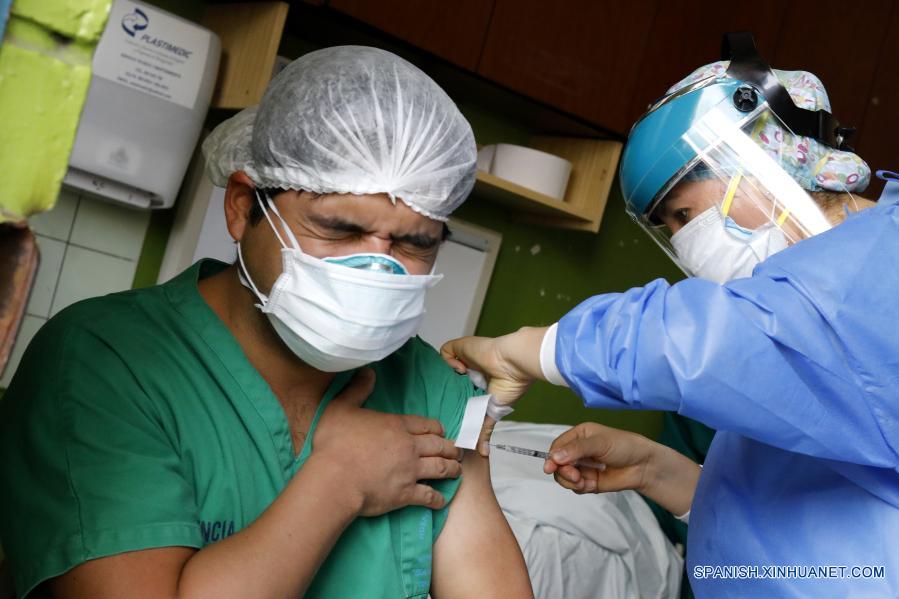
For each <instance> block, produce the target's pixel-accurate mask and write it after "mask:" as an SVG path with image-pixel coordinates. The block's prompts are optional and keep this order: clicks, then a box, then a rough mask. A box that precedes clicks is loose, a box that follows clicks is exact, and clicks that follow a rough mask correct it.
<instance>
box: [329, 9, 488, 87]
mask: <svg viewBox="0 0 899 599" xmlns="http://www.w3.org/2000/svg"><path fill="white" fill-rule="evenodd" d="M329 6H330V7H331V8H334V9H336V10H339V11H340V12H343V13H345V14H348V15H350V16H352V17H354V18H356V19H359V20H360V21H363V22H365V23H368V24H369V25H373V26H374V27H377V28H378V29H380V30H382V31H386V32H387V33H389V34H390V35H393V36H396V37H398V38H400V39H402V40H405V41H407V42H409V43H410V44H412V45H414V46H418V47H419V48H423V49H425V50H427V51H429V52H432V53H433V54H436V55H437V56H440V57H442V58H445V59H447V60H448V61H450V62H452V63H454V64H456V65H458V66H460V67H463V68H465V69H468V70H471V71H474V70H475V69H476V68H477V65H478V59H479V58H480V56H481V47H482V45H483V41H484V36H485V35H486V33H487V24H488V23H489V21H490V12H491V10H492V9H493V0H453V1H452V2H443V1H440V0H432V1H427V2H422V1H421V0H378V1H377V2H372V1H371V0H331V2H330V3H329Z"/></svg>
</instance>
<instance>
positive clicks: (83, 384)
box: [0, 300, 201, 595]
mask: <svg viewBox="0 0 899 599" xmlns="http://www.w3.org/2000/svg"><path fill="white" fill-rule="evenodd" d="M99 301H100V300H98V302H99ZM85 303H87V302H85ZM78 306H81V305H76V306H75V307H73V308H70V309H68V310H66V311H64V312H62V313H61V314H60V315H58V316H57V317H55V318H54V319H52V320H51V321H50V322H48V323H47V325H45V326H44V327H43V329H42V330H41V331H39V332H38V334H37V335H36V336H35V338H34V340H33V341H32V342H31V344H30V345H29V347H28V349H27V350H26V352H25V355H24V356H23V359H22V361H21V364H20V366H19V369H18V370H17V372H16V375H15V377H14V378H13V380H12V382H11V384H10V387H9V389H8V390H7V392H6V395H5V397H4V399H3V404H2V410H0V457H2V460H0V503H2V506H0V507H2V509H0V539H2V543H3V547H4V549H5V552H6V554H7V559H8V560H9V562H10V565H11V571H12V572H13V573H14V576H15V585H16V589H17V592H18V593H19V594H20V595H25V594H26V593H27V592H29V591H30V590H32V589H33V588H34V587H35V586H36V585H38V584H39V583H41V582H42V581H44V580H46V579H48V578H51V577H54V576H57V575H59V574H61V573H63V572H65V571H67V570H69V569H71V568H72V567H74V566H76V565H78V564H80V563H82V562H84V561H86V560H89V559H93V558H97V557H103V556H108V555H112V554H116V553H121V552H125V551H132V550H139V549H147V548H152V547H162V546H176V545H181V546H192V547H199V546H201V535H200V531H199V525H198V523H197V509H196V507H195V506H196V501H195V497H194V491H193V488H192V486H191V485H190V484H189V483H188V482H187V481H188V479H187V478H186V477H185V473H184V471H183V468H184V467H183V466H182V458H181V456H180V455H179V451H178V447H177V445H176V441H175V440H174V435H173V434H172V433H171V431H166V430H164V429H163V427H162V426H161V425H160V422H161V419H160V418H159V415H158V413H157V410H158V408H156V406H155V404H153V403H152V402H150V401H149V399H148V396H147V393H146V390H145V389H142V388H141V387H140V385H139V384H138V383H137V382H136V380H135V377H134V376H133V374H132V372H131V370H130V369H129V364H126V363H125V362H124V361H123V359H122V358H121V356H120V355H119V354H117V352H116V348H115V347H114V346H113V345H112V344H110V342H109V341H108V340H106V339H105V338H104V335H103V332H102V331H103V327H104V325H103V324H102V323H103V321H104V318H103V316H102V314H100V313H98V312H97V311H91V310H90V309H85V307H84V306H81V307H80V308H79V307H78ZM87 308H89V306H88V307H87ZM109 326H122V323H116V322H112V323H109ZM136 328H137V329H139V327H136Z"/></svg>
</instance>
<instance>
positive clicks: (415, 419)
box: [402, 414, 444, 437]
mask: <svg viewBox="0 0 899 599" xmlns="http://www.w3.org/2000/svg"><path fill="white" fill-rule="evenodd" d="M402 419H403V425H404V426H405V427H406V432H407V433H410V434H413V435H440V436H441V437H442V436H443V434H444V431H443V425H442V424H441V423H440V421H439V420H434V419H433V418H425V417H424V416H418V415H416V414H406V415H405V416H403V417H402Z"/></svg>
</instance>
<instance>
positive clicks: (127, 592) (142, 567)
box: [46, 547, 196, 599]
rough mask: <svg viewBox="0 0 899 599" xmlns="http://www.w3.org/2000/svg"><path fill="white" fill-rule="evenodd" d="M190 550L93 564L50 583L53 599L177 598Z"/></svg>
mask: <svg viewBox="0 0 899 599" xmlns="http://www.w3.org/2000/svg"><path fill="white" fill-rule="evenodd" d="M194 553H196V549H193V548H190V547H164V548H161V549H145V550H143V551H131V552H128V553H120V554H118V555H113V556H110V557H103V558H100V559H95V560H90V561H87V562H84V563H83V564H81V565H79V566H76V567H75V568H72V569H71V570H69V571H68V572H66V573H64V574H62V575H61V576H57V577H56V578H53V579H51V580H49V581H47V584H46V587H47V588H48V589H49V591H50V595H51V596H52V597H53V599H113V598H115V597H126V596H127V597H129V598H130V599H143V598H146V599H163V598H165V597H175V596H176V594H177V589H178V579H179V577H180V574H181V570H182V569H183V568H184V564H186V563H187V560H189V559H190V558H191V556H192V555H193V554H194Z"/></svg>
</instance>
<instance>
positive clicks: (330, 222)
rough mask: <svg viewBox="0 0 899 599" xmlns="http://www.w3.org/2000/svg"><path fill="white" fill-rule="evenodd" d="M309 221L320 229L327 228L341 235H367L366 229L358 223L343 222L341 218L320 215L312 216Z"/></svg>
mask: <svg viewBox="0 0 899 599" xmlns="http://www.w3.org/2000/svg"><path fill="white" fill-rule="evenodd" d="M309 219H310V220H312V221H313V222H315V224H317V225H318V226H320V227H326V228H328V229H331V230H332V231H340V232H341V233H365V232H366V231H365V227H363V226H362V225H359V224H357V223H353V222H350V221H348V220H343V219H342V218H340V217H339V216H321V215H319V214H310V215H309Z"/></svg>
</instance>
